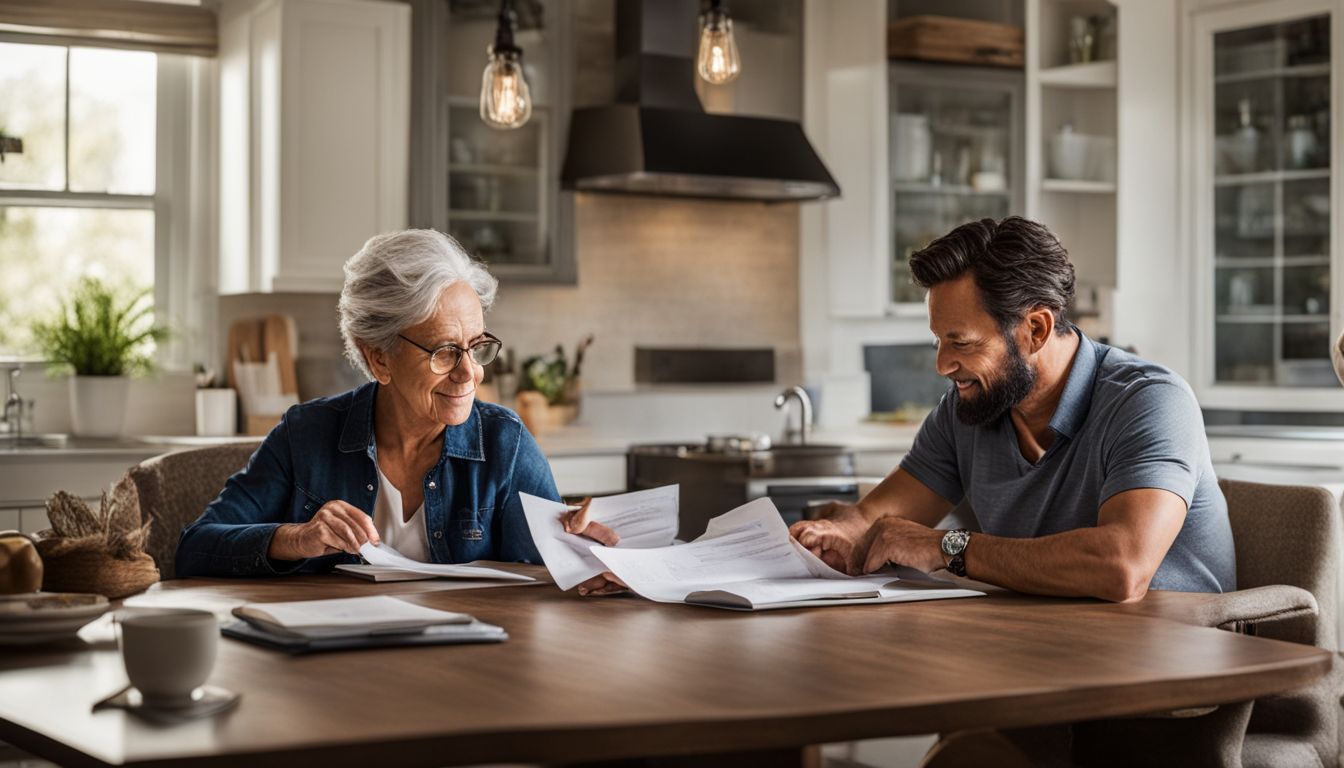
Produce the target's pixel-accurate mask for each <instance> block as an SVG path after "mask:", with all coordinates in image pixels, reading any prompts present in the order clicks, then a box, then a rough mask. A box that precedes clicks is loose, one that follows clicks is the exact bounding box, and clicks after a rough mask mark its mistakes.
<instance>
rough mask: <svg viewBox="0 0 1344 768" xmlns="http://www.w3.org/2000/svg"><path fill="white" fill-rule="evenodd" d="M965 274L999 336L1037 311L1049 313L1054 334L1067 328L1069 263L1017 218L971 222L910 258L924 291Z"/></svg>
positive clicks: (1055, 241) (1052, 242) (1050, 238)
mask: <svg viewBox="0 0 1344 768" xmlns="http://www.w3.org/2000/svg"><path fill="white" fill-rule="evenodd" d="M967 272H970V273H971V274H972V275H974V276H975V285H976V287H977V288H979V289H980V298H981V301H983V302H984V304H985V309H986V310H987V311H988V312H989V314H990V316H991V317H993V318H994V319H995V320H996V321H997V322H998V324H999V328H1000V329H1001V330H1003V332H1004V333H1005V334H1006V333H1008V331H1010V330H1011V329H1012V327H1013V326H1015V325H1016V324H1017V323H1018V322H1019V321H1020V320H1021V319H1022V318H1023V317H1025V316H1026V314H1027V313H1028V312H1030V311H1031V310H1033V309H1035V308H1037V307H1045V308H1047V309H1049V310H1050V311H1051V312H1053V313H1054V315H1055V332H1056V333H1059V334H1061V335H1062V334H1064V333H1066V332H1068V331H1070V330H1072V328H1073V324H1072V323H1070V322H1069V321H1068V320H1066V319H1065V317H1064V312H1065V310H1066V309H1067V308H1068V306H1069V305H1070V304H1071V303H1073V264H1071V263H1069V253H1068V251H1066V250H1064V246H1062V245H1060V244H1059V238H1057V237H1055V235H1054V233H1053V232H1051V231H1050V230H1048V229H1046V228H1045V227H1044V226H1043V225H1041V224H1038V223H1036V222H1034V221H1031V220H1030V219H1024V218H1022V217H1021V216H1009V217H1008V218H1006V219H999V220H998V221H995V220H994V219H980V220H979V221H971V222H967V223H965V224H962V225H961V226H959V227H957V228H956V229H954V230H952V231H951V232H948V233H947V234H946V235H943V236H942V237H940V238H938V239H937V240H934V241H933V242H932V243H929V244H928V246H927V247H925V248H924V249H923V250H920V251H916V252H915V253H913V254H911V256H910V273H911V274H912V275H913V276H914V280H915V283H916V284H917V285H918V286H919V287H921V288H923V289H925V290H928V289H929V288H932V287H933V286H935V285H938V284H939V283H944V282H947V281H948V280H955V279H957V278H959V277H961V276H962V275H963V274H965V273H967Z"/></svg>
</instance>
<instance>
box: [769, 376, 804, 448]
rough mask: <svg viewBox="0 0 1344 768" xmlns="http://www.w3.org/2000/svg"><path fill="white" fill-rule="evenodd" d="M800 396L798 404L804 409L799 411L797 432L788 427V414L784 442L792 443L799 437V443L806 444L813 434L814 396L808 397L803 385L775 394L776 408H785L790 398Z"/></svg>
mask: <svg viewBox="0 0 1344 768" xmlns="http://www.w3.org/2000/svg"><path fill="white" fill-rule="evenodd" d="M795 397H796V398H798V404H799V405H800V406H802V409H801V410H800V411H799V413H798V430H797V431H796V432H795V431H794V430H792V429H789V427H788V420H787V416H786V417H785V426H784V442H786V443H792V442H795V437H796V438H797V443H798V444H799V445H806V444H807V438H809V437H811V436H812V398H811V397H808V395H807V390H805V389H803V388H802V387H789V388H788V389H786V390H784V391H783V392H780V393H779V394H778V395H775V408H778V409H783V408H785V407H787V406H788V404H789V399H790V398H795Z"/></svg>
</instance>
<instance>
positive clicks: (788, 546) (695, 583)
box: [523, 491, 984, 610]
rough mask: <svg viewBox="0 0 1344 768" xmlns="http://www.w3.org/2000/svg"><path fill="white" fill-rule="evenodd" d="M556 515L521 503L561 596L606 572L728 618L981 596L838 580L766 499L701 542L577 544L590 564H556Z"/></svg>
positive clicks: (642, 591)
mask: <svg viewBox="0 0 1344 768" xmlns="http://www.w3.org/2000/svg"><path fill="white" fill-rule="evenodd" d="M641 493H648V491H642V492H641ZM635 495H637V494H626V495H625V496H635ZM623 499H624V497H623V496H612V497H607V498H606V499H604V500H603V501H604V502H606V503H607V504H608V505H611V506H612V507H616V508H619V507H621V505H622V504H624V503H625V502H624V501H623ZM594 503H596V501H595V502H594ZM557 507H559V508H560V511H563V505H558V504H555V503H554V502H547V501H545V500H544V499H536V498H535V497H528V496H526V495H524V496H523V510H524V512H525V513H526V515H527V520H528V525H529V526H530V527H531V528H532V536H533V539H534V540H535V541H536V542H537V547H538V549H540V550H541V553H542V556H543V558H545V560H546V565H547V567H548V568H550V569H551V574H552V576H553V577H555V582H556V584H557V585H560V587H561V588H562V589H567V588H568V587H567V586H566V584H569V585H570V586H572V585H573V584H577V583H579V581H582V580H583V578H588V576H583V574H584V573H588V574H589V576H591V575H592V574H593V573H600V572H601V571H603V570H609V571H611V572H612V573H614V574H615V575H616V576H617V577H618V578H620V579H621V580H622V581H624V582H625V583H626V584H628V585H629V586H630V589H632V590H633V591H634V592H636V593H637V594H639V595H642V596H643V597H646V598H648V599H650V600H656V601H658V602H663V603H690V604H694V605H708V606H713V607H716V608H730V609H736V610H763V609H773V608H799V607H816V606H823V605H852V604H855V603H894V602H904V601H915V600H939V599H945V598H953V597H973V596H978V595H983V594H984V593H983V592H978V591H976V590H971V589H960V588H957V587H956V586H955V585H953V584H950V583H948V582H944V581H939V580H936V579H932V578H930V577H928V576H926V575H925V574H922V573H919V572H918V571H911V570H909V569H901V570H900V571H893V572H888V573H877V574H872V575H869V576H860V577H851V576H849V575H847V574H844V573H841V572H839V571H837V570H835V569H833V568H831V567H830V566H828V565H826V564H825V563H823V562H822V561H821V560H820V559H818V558H817V557H816V556H814V555H813V554H812V553H811V552H808V551H807V549H806V548H804V547H803V546H802V545H801V544H799V543H798V542H797V541H795V540H794V539H793V538H792V537H791V536H789V529H788V526H786V525H785V524H784V519H783V518H782V517H781V516H780V514H779V510H777V509H776V508H775V505H774V503H773V502H771V501H770V500H769V499H756V500H755V501H751V502H748V503H747V504H744V505H742V506H740V507H738V508H737V509H734V510H732V511H731V512H728V513H725V514H723V515H720V516H718V517H716V518H714V519H713V520H711V521H710V522H709V526H708V528H707V529H706V530H705V533H704V535H702V536H701V537H700V538H698V539H696V540H695V541H693V542H691V543H689V544H682V545H677V546H666V545H665V546H655V547H650V548H636V547H634V546H626V544H627V542H626V541H625V539H624V538H622V541H621V545H622V546H617V547H604V546H602V545H600V544H596V543H594V542H592V541H591V540H588V539H583V540H582V541H583V542H584V543H583V545H582V548H583V549H585V550H587V553H588V554H589V555H591V559H592V560H595V561H596V565H593V564H591V563H590V562H589V561H588V560H582V561H580V560H579V558H578V557H577V555H571V556H565V555H564V552H565V551H566V550H570V551H571V552H573V542H572V541H571V540H570V539H578V538H579V537H575V536H573V535H572V534H566V533H564V532H563V531H560V532H559V533H558V534H557V533H556V531H557V530H559V529H560V526H559V522H558V512H557V510H556V508H557ZM608 514H611V513H608ZM594 517H595V518H596V514H595V515H594ZM614 518H615V515H613V519H614ZM673 519H675V509H674V511H673ZM552 520H553V521H555V522H554V524H553V525H552V524H551V522H550V521H552ZM618 533H619V531H618ZM564 537H570V538H569V539H566V538H564ZM553 557H555V558H556V561H557V562H556V564H555V565H553V564H552V558H553ZM557 568H558V569H559V571H560V572H559V573H557ZM585 568H586V570H585ZM580 576H582V577H583V578H579V577H580ZM562 579H563V581H562Z"/></svg>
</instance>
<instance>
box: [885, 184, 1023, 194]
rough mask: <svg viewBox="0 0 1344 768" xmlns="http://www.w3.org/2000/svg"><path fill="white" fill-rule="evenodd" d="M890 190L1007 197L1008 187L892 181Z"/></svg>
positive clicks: (908, 192)
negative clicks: (988, 187) (980, 187)
mask: <svg viewBox="0 0 1344 768" xmlns="http://www.w3.org/2000/svg"><path fill="white" fill-rule="evenodd" d="M891 191H892V192H903V193H907V194H918V195H989V196H995V197H1007V196H1009V195H1011V194H1012V193H1013V192H1012V190H1010V189H976V188H975V187H971V186H968V185H965V184H930V183H928V182H927V181H893V182H892V183H891Z"/></svg>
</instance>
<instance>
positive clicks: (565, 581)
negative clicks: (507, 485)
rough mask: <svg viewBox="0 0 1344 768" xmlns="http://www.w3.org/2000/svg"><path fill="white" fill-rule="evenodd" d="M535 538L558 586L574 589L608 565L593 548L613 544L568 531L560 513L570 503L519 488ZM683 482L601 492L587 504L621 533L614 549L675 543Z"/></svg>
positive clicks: (598, 518)
mask: <svg viewBox="0 0 1344 768" xmlns="http://www.w3.org/2000/svg"><path fill="white" fill-rule="evenodd" d="M518 496H519V498H521V499H522V502H523V514H524V515H525V516H526V517H527V527H528V529H529V530H530V531H531V532H532V541H533V542H534V543H535V544H536V545H537V551H538V552H540V553H541V559H542V562H544V563H546V568H547V570H549V571H550V572H551V578H552V579H554V580H555V584H556V586H558V587H560V589H572V588H574V587H575V586H577V585H579V584H580V583H582V582H584V581H587V580H588V579H591V578H592V577H594V576H596V575H598V574H599V573H601V572H603V571H605V570H607V568H606V566H604V565H603V564H602V561H601V560H598V559H597V558H596V557H594V556H593V554H592V552H591V548H592V547H594V546H596V547H598V548H601V549H610V547H603V546H602V545H601V544H597V543H596V542H594V541H593V540H592V539H590V538H588V537H586V536H579V535H577V534H573V533H566V532H565V529H564V526H562V525H561V524H560V515H561V513H563V512H565V511H566V510H568V509H569V507H566V506H565V505H564V504H561V503H560V502H558V501H550V500H549V499H543V498H541V497H539V496H533V495H531V494H527V493H520V494H518ZM678 499H679V487H678V486H675V485H665V486H662V487H660V488H650V489H648V490H646V491H635V492H634V493H622V494H617V495H615V496H602V497H599V498H596V499H593V500H592V502H591V503H590V504H589V505H588V513H589V515H590V519H591V520H593V521H595V522H598V523H602V524H603V525H605V526H607V527H608V528H610V529H612V530H613V531H615V532H616V535H618V536H620V537H621V540H620V542H618V543H617V544H616V547H615V549H634V548H646V547H666V546H671V544H672V539H673V538H675V537H676V535H677V525H678V520H677V505H678Z"/></svg>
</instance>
